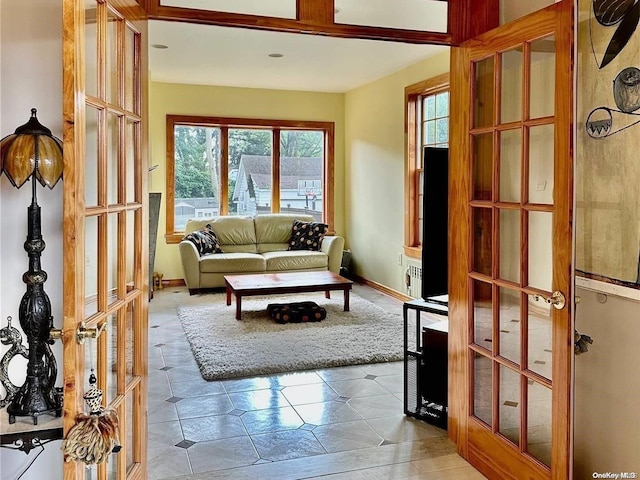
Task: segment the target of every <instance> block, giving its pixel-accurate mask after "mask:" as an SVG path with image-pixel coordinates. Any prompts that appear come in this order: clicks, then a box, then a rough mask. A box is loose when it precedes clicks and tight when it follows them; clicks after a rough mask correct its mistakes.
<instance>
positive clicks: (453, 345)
mask: <svg viewBox="0 0 640 480" xmlns="http://www.w3.org/2000/svg"><path fill="white" fill-rule="evenodd" d="M573 21H574V20H573V2H570V1H566V0H565V1H562V2H559V3H555V4H554V5H551V6H550V7H547V8H546V9H544V10H541V11H539V12H536V13H534V14H531V15H529V16H527V17H524V18H522V19H520V20H517V21H514V22H512V23H510V24H507V25H504V26H501V27H499V28H496V29H495V30H492V31H490V32H487V33H486V34H483V35H480V36H478V37H476V38H474V39H471V40H469V41H466V42H464V43H463V44H462V45H461V46H460V47H459V48H452V53H451V127H450V132H451V139H450V175H449V177H450V211H449V221H450V226H449V251H450V255H449V259H450V260H449V261H450V265H449V268H450V276H449V278H450V284H449V321H450V328H449V379H450V380H449V436H450V438H451V439H452V440H453V441H454V442H455V443H456V444H457V447H458V451H459V453H460V454H461V455H462V456H463V457H464V458H466V459H468V460H469V461H470V462H471V463H472V464H473V465H474V466H475V467H476V468H478V469H479V470H480V471H482V472H483V473H484V474H485V475H487V476H489V477H490V478H500V479H503V478H513V479H517V478H525V476H526V478H553V479H558V480H560V479H563V480H564V479H568V478H570V475H571V459H572V452H571V434H572V427H571V416H572V397H571V392H572V369H573V320H572V319H573V301H572V299H573V294H574V292H573V285H572V278H573V273H572V261H573V260H572V258H573V257H572V242H573V239H572V218H573V216H572V215H573V84H574V83H573ZM541 31H542V32H546V33H544V35H548V34H549V33H553V34H554V35H555V43H556V65H555V120H554V125H555V130H554V131H555V135H554V151H555V166H554V179H555V187H554V200H553V203H554V209H553V220H552V221H553V233H554V236H553V252H549V254H550V255H551V254H553V279H552V285H553V288H552V290H560V291H562V292H563V293H564V295H565V296H566V299H567V306H566V307H565V308H564V309H563V310H553V309H552V310H553V314H552V331H553V335H552V337H553V340H552V351H553V362H552V378H553V381H552V411H551V415H552V434H551V443H552V446H551V448H552V451H551V462H550V463H551V465H550V468H545V467H544V466H543V465H542V464H541V463H540V462H535V461H534V462H532V461H531V459H530V458H528V457H527V455H525V454H524V453H523V452H522V451H521V448H517V447H514V445H513V444H509V443H508V442H505V441H502V440H501V439H500V438H499V435H498V434H497V431H496V427H495V421H494V424H493V426H492V427H489V428H487V425H486V424H483V423H482V422H480V421H479V420H478V419H477V418H475V417H474V416H473V411H472V403H473V394H474V393H473V389H472V377H473V371H472V368H471V365H472V359H471V355H472V352H473V350H472V348H471V346H472V344H473V342H474V331H473V324H472V317H473V302H472V300H471V299H472V296H473V292H472V285H473V277H472V270H473V267H472V266H473V238H474V232H473V221H472V220H473V218H472V215H471V213H472V207H471V203H472V200H473V195H472V190H473V189H472V184H473V172H472V167H471V164H472V151H471V149H472V145H471V137H472V135H471V134H470V131H471V130H472V126H473V106H474V98H473V95H474V86H473V83H474V80H475V79H474V78H472V74H473V62H476V61H478V60H480V59H483V58H489V57H491V56H493V55H495V58H496V59H498V58H499V55H497V54H498V52H503V51H506V50H508V49H510V48H513V47H514V46H515V45H516V44H518V43H524V42H526V41H528V39H535V38H540V37H541V36H542V35H540V32H541ZM497 64H498V65H499V61H497ZM495 68H498V67H495ZM498 91H499V90H498V87H497V83H496V84H494V91H493V92H490V94H491V95H493V97H494V98H496V97H497V92H498ZM524 91H525V92H526V93H525V95H527V94H528V92H527V87H524ZM496 118H497V114H496ZM492 125H493V127H492V128H493V129H494V130H495V127H496V125H497V124H496V123H495V122H494V123H492ZM489 130H491V128H490V129H489ZM525 130H526V129H525ZM494 146H495V148H496V150H498V152H499V147H498V146H497V143H496V140H495V134H494ZM497 155H499V153H494V166H493V180H492V184H493V188H494V189H495V188H496V185H497V181H496V175H497V173H496V168H497V167H496V165H495V162H496V161H497V160H496V159H497ZM496 203H497V202H495V196H494V203H493V209H494V210H495V209H496V206H495V205H496ZM489 208H491V206H489ZM523 208H530V206H527V207H523ZM534 208H535V207H534ZM494 218H495V213H494ZM493 234H495V227H494V230H493ZM523 242H525V243H524V244H523V245H522V246H521V248H524V247H525V246H526V241H524V240H523ZM494 262H495V259H494ZM492 272H493V273H492V276H489V279H488V281H489V282H490V283H491V282H493V285H494V290H493V291H494V292H495V289H496V286H495V285H496V279H497V274H496V268H495V265H494V266H493V270H492ZM477 276H478V275H476V277H477ZM498 286H500V284H499V280H498ZM520 288H521V291H522V292H523V295H524V294H527V293H529V294H530V292H531V288H529V287H527V285H521V286H520ZM544 293H546V294H549V295H550V294H551V292H544ZM494 301H495V293H494ZM494 311H495V310H494ZM494 315H495V313H494ZM497 331H498V330H497V329H496V328H495V325H494V327H493V335H494V340H495V335H496V332H497ZM494 348H495V347H494ZM494 353H495V351H494ZM494 363H495V364H496V365H499V364H498V363H497V362H494ZM495 368H496V366H495V365H494V370H493V371H494V372H495V371H496V370H495ZM523 378H525V377H523ZM494 380H495V373H494ZM495 388H496V387H495V386H494V392H495ZM494 396H495V395H494ZM492 401H493V402H494V405H495V400H492ZM492 408H493V411H494V412H496V411H497V410H496V409H497V407H495V406H494V407H492ZM525 472H526V473H525ZM523 475H525V476H523Z"/></svg>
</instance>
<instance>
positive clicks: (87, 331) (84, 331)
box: [76, 322, 107, 345]
mask: <svg viewBox="0 0 640 480" xmlns="http://www.w3.org/2000/svg"><path fill="white" fill-rule="evenodd" d="M106 329H107V322H103V323H102V325H100V326H98V327H97V328H96V327H86V326H85V324H84V322H82V323H81V324H80V326H79V327H78V330H77V331H76V341H77V342H78V343H79V344H80V345H82V344H84V341H85V340H86V339H87V338H98V337H99V336H100V334H101V333H102V332H104V331H105V330H106Z"/></svg>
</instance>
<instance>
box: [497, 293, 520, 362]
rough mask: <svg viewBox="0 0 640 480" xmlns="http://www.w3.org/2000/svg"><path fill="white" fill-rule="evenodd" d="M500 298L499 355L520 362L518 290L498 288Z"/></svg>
mask: <svg viewBox="0 0 640 480" xmlns="http://www.w3.org/2000/svg"><path fill="white" fill-rule="evenodd" d="M498 297H499V299H500V310H499V312H500V313H499V316H500V347H499V349H498V350H499V352H498V353H499V355H500V356H501V357H504V358H506V359H508V360H511V361H512V362H513V363H515V364H516V365H519V364H520V354H521V348H520V342H521V339H520V331H521V329H520V325H521V324H522V322H521V320H520V292H519V291H518V290H512V289H510V288H498Z"/></svg>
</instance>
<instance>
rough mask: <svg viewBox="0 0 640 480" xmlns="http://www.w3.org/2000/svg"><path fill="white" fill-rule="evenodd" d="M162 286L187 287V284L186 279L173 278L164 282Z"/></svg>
mask: <svg viewBox="0 0 640 480" xmlns="http://www.w3.org/2000/svg"><path fill="white" fill-rule="evenodd" d="M162 286H163V287H164V288H166V287H186V286H187V284H186V283H185V281H184V278H173V279H170V280H162Z"/></svg>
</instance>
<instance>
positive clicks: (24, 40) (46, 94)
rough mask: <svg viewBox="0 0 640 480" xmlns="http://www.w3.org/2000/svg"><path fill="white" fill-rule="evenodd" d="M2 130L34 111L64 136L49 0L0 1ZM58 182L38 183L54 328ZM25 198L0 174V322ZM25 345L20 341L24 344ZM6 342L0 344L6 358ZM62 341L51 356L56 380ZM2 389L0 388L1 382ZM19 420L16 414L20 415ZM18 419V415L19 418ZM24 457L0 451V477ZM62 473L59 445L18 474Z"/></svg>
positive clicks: (18, 280)
mask: <svg viewBox="0 0 640 480" xmlns="http://www.w3.org/2000/svg"><path fill="white" fill-rule="evenodd" d="M0 62H1V64H0V65H1V68H0V99H1V105H0V135H2V137H4V136H5V135H8V134H10V133H13V131H14V130H15V129H16V127H18V126H20V125H22V124H24V123H26V122H27V120H28V119H29V115H30V109H31V108H32V107H35V108H37V109H38V119H39V120H40V122H41V123H42V124H43V125H45V126H46V127H48V128H50V129H51V131H52V133H53V134H54V135H55V136H57V137H59V138H61V137H62V2H54V1H51V0H2V4H1V5H0ZM62 190H63V189H62V185H60V184H59V185H58V186H57V187H56V189H55V190H53V191H49V190H48V189H44V188H42V187H41V186H40V185H38V203H39V205H40V206H41V207H42V220H43V221H42V235H43V238H44V241H45V243H46V249H45V251H44V252H43V255H42V268H43V270H45V271H46V272H47V274H48V276H49V279H48V281H47V283H46V284H45V291H46V292H47V294H48V295H49V298H50V299H51V304H52V314H53V316H54V323H55V326H56V327H61V325H62V320H61V318H62ZM30 202H31V185H30V183H29V184H27V185H25V186H23V187H22V188H21V189H20V190H16V189H15V188H13V186H12V185H11V184H10V183H9V181H8V180H7V179H6V177H5V176H4V175H2V176H0V232H1V237H2V240H0V241H1V243H0V248H1V250H0V251H1V252H2V254H1V255H0V262H1V263H0V326H5V325H6V319H7V316H9V315H10V316H12V317H13V318H14V319H15V320H14V322H13V325H14V326H16V327H19V325H18V305H19V303H20V299H21V298H22V295H23V294H24V292H25V288H26V287H25V285H24V283H23V282H22V274H23V273H24V272H25V271H27V269H28V259H27V254H26V252H25V251H24V248H23V244H24V241H25V239H26V235H27V207H28V206H29V204H30ZM25 343H26V341H25ZM6 350H7V347H6V346H5V345H2V346H1V347H0V354H2V355H4V353H5V352H6ZM61 351H62V350H61V345H60V342H57V343H56V345H55V346H54V353H55V354H56V358H57V360H58V385H60V381H61V373H62V372H61V370H62V361H61V359H62V355H61ZM9 375H10V378H11V379H12V381H13V383H16V384H20V383H22V382H23V380H24V364H23V365H18V362H12V364H11V365H10V370H9ZM0 389H1V391H0V394H1V395H2V396H3V397H4V395H5V392H4V389H2V387H0ZM19 420H20V419H19ZM23 420H24V419H23ZM37 452H38V449H36V450H34V451H32V452H31V454H30V455H25V454H24V453H23V452H14V451H10V450H7V449H4V448H3V449H0V477H2V478H15V477H16V476H17V475H18V474H19V473H20V472H21V471H22V470H23V469H24V468H25V467H26V466H27V464H28V463H29V462H30V461H31V459H32V458H33V457H34V456H35V455H36V454H37ZM43 478H47V479H56V478H62V455H60V442H53V443H50V444H48V445H47V446H46V449H45V452H44V453H43V455H42V456H41V457H40V458H39V459H38V461H36V462H35V463H34V465H33V466H32V467H31V468H30V469H29V471H28V473H26V474H25V475H24V476H23V477H22V479H23V480H29V479H33V480H35V479H43Z"/></svg>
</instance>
